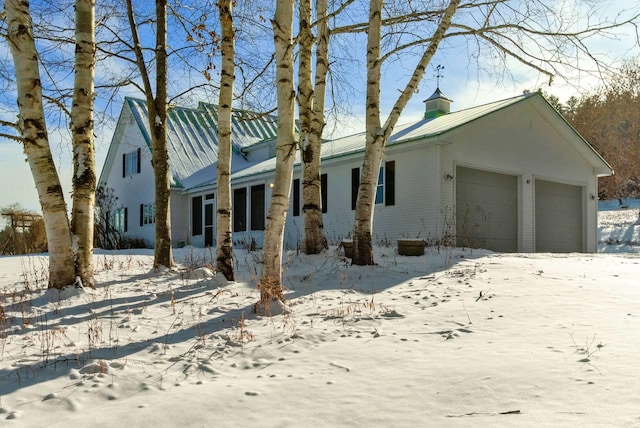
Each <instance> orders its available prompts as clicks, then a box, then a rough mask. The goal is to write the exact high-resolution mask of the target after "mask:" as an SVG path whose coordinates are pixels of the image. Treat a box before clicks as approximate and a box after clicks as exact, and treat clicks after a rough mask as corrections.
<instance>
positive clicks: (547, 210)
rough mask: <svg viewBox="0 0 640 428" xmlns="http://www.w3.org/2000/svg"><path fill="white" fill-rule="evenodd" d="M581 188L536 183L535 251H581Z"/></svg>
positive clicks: (545, 182) (541, 182) (544, 182)
mask: <svg viewBox="0 0 640 428" xmlns="http://www.w3.org/2000/svg"><path fill="white" fill-rule="evenodd" d="M582 230H583V229H582V187H580V186H571V185H569V184H561V183H553V182H551V181H544V180H536V251H537V252H551V253H570V252H582V251H583V249H582Z"/></svg>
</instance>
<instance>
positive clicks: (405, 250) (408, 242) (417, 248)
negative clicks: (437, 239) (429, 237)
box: [398, 239, 427, 256]
mask: <svg viewBox="0 0 640 428" xmlns="http://www.w3.org/2000/svg"><path fill="white" fill-rule="evenodd" d="M426 245H427V244H426V242H424V240H422V239H398V254H400V255H401V256H421V255H423V254H424V247H425V246H426Z"/></svg>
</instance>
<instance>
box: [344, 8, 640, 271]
mask: <svg viewBox="0 0 640 428" xmlns="http://www.w3.org/2000/svg"><path fill="white" fill-rule="evenodd" d="M578 3H579V4H578V5H577V7H576V5H573V3H572V4H569V3H567V2H555V1H545V0H534V1H530V2H526V4H525V3H523V2H518V1H509V0H507V1H504V0H495V1H493V0H491V1H488V2H486V1H477V2H476V1H471V2H467V3H464V4H461V2H460V0H448V1H444V2H435V3H434V2H424V3H423V2H413V3H412V2H410V3H408V4H404V6H406V8H405V9H403V8H402V7H401V6H402V5H400V4H397V5H395V7H389V8H387V9H383V2H382V0H371V1H370V10H369V22H363V23H356V24H353V25H351V26H348V31H351V32H358V31H365V29H366V31H367V92H366V119H365V120H366V146H365V158H364V161H363V166H362V171H361V177H360V185H359V188H358V198H357V202H356V211H355V219H354V233H353V237H354V255H353V259H352V262H353V264H356V265H370V264H373V263H374V259H373V247H372V242H371V233H372V227H373V214H374V206H375V189H376V186H377V178H378V172H379V168H380V165H381V161H382V157H383V154H384V149H385V146H386V143H387V140H388V139H389V137H390V136H391V134H392V133H393V129H394V127H395V125H396V123H397V121H398V118H399V116H400V114H401V113H402V111H403V109H404V107H405V106H406V104H407V102H408V100H409V99H410V97H411V95H412V94H413V93H415V92H416V90H417V89H418V84H419V82H420V81H421V80H422V77H423V75H424V71H425V69H426V67H427V66H428V65H429V64H430V62H431V60H432V58H433V56H434V54H435V53H436V51H437V50H438V47H439V45H440V44H441V43H442V42H443V41H445V40H447V41H448V40H449V39H451V40H453V39H462V40H463V41H466V43H467V48H468V50H469V52H470V56H471V58H475V59H476V60H478V61H484V60H487V58H490V59H494V60H495V61H496V63H494V64H493V65H492V66H493V67H494V69H493V72H494V73H495V74H500V73H501V72H504V70H506V69H507V68H508V66H509V65H513V64H516V65H518V66H521V67H522V66H523V67H524V68H525V69H528V70H529V71H532V72H536V73H539V74H540V75H542V76H545V77H547V78H548V79H549V83H551V81H552V80H553V78H554V77H556V76H563V75H565V74H566V73H568V71H569V70H572V71H575V72H578V71H579V72H585V73H594V70H595V72H596V73H598V74H599V75H601V74H602V73H604V72H605V71H606V70H607V68H608V64H607V63H606V62H605V61H603V60H602V59H598V58H597V57H596V56H595V55H594V53H593V52H592V51H591V50H590V49H589V47H588V45H587V43H586V41H587V40H588V39H589V38H591V37H593V36H606V35H608V34H610V32H611V31H612V30H614V29H616V28H619V27H622V26H625V25H627V26H628V27H629V28H631V29H635V28H636V25H637V22H638V20H639V14H638V12H637V10H635V11H622V12H620V14H618V15H617V16H616V18H615V20H613V21H611V20H607V19H606V18H600V20H599V21H598V20H597V19H596V16H595V11H594V6H593V5H592V4H591V3H590V2H588V1H585V2H578ZM440 5H441V7H439V6H440ZM404 6H403V7H404ZM385 10H386V12H387V15H386V16H383V12H385ZM585 11H586V12H585ZM436 23H437V24H436ZM433 25H435V28H433V29H432V30H431V28H432V26H433ZM398 26H399V27H398ZM383 28H388V30H387V31H385V33H384V36H385V37H386V39H387V45H386V46H387V47H388V49H387V51H386V52H381V47H380V46H381V45H380V41H381V38H382V37H381V35H382V34H383ZM398 28H400V30H401V31H397V32H396V33H395V34H394V33H393V31H396V30H397V29H398ZM429 31H431V33H427V34H424V33H425V32H429ZM636 36H637V33H636ZM636 40H638V39H637V38H636ZM636 44H637V42H636ZM404 52H409V53H411V54H416V53H417V52H420V53H419V54H417V57H418V61H417V64H416V66H415V68H414V69H413V72H412V73H411V76H410V78H409V80H408V82H407V84H406V85H405V86H404V88H403V89H402V90H400V95H399V96H398V98H397V99H396V101H395V103H394V105H393V107H392V109H391V111H390V113H389V115H388V116H387V118H386V120H385V122H384V123H382V122H381V119H380V118H381V114H380V104H381V103H380V79H381V65H382V64H383V63H384V62H385V61H387V60H389V59H390V58H393V57H394V56H395V55H400V54H402V53H404ZM575 58H581V59H582V60H584V62H581V61H576V60H575ZM585 64H588V65H585ZM591 67H592V68H591Z"/></svg>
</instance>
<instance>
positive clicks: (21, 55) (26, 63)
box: [4, 0, 76, 288]
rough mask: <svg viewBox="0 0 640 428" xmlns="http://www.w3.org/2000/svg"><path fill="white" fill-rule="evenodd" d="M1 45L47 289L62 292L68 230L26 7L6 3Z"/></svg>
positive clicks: (71, 275) (69, 255)
mask: <svg viewBox="0 0 640 428" xmlns="http://www.w3.org/2000/svg"><path fill="white" fill-rule="evenodd" d="M4 8H5V14H6V21H7V41H8V43H9V48H10V49H11V55H12V57H13V63H14V66H15V75H16V84H17V102H18V110H19V114H18V123H17V124H16V125H15V128H16V129H17V131H18V134H19V137H17V138H16V139H17V140H18V141H20V142H21V143H22V144H23V147H24V153H25V155H26V156H27V161H28V162H29V167H30V169H31V174H32V175H33V179H34V181H35V185H36V189H37V191H38V198H39V200H40V206H41V207H42V213H43V216H44V222H45V229H46V233H47V240H48V246H49V287H53V288H63V287H64V286H66V285H69V284H73V283H74V282H75V277H76V272H75V267H74V262H75V260H74V254H73V251H72V247H71V226H70V223H69V217H68V216H67V205H66V203H65V200H64V194H63V192H62V186H61V184H60V179H59V177H58V172H57V170H56V166H55V164H54V162H53V157H52V155H51V148H50V146H49V134H48V131H47V124H46V119H45V113H44V107H43V103H42V86H41V79H40V68H39V65H38V52H37V50H36V45H35V39H34V35H33V27H32V26H31V15H30V11H29V3H28V2H25V1H22V0H6V1H5V5H4Z"/></svg>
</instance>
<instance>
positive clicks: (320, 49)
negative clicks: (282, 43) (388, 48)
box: [298, 0, 329, 254]
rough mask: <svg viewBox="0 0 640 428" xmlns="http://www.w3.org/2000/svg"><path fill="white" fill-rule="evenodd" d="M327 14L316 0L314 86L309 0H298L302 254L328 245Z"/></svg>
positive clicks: (324, 3)
mask: <svg viewBox="0 0 640 428" xmlns="http://www.w3.org/2000/svg"><path fill="white" fill-rule="evenodd" d="M303 5H304V7H303ZM326 15H327V1H326V0H317V1H316V17H317V19H316V21H318V37H317V45H316V77H315V88H314V87H312V86H311V74H312V73H311V52H312V45H313V35H312V34H311V28H310V27H309V25H310V22H311V1H310V0H303V1H301V2H300V16H304V17H305V18H304V20H302V19H301V22H300V35H299V36H298V45H299V46H300V65H299V67H298V69H299V78H298V81H299V88H300V89H299V93H298V99H299V102H298V104H299V108H300V128H301V133H300V137H301V138H300V141H301V157H302V215H303V222H304V230H303V238H304V242H303V251H304V253H305V254H319V253H321V252H322V251H323V250H325V249H326V248H327V240H326V239H325V236H324V221H323V218H322V183H321V180H320V174H321V165H320V150H321V144H322V132H323V130H324V125H325V122H324V105H325V91H326V77H327V73H328V70H329V68H328V66H329V59H328V39H329V25H328V22H327V20H326V19H325V18H326ZM303 101H304V102H303ZM303 112H304V114H303ZM303 120H304V122H303Z"/></svg>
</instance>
